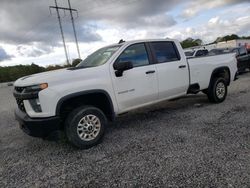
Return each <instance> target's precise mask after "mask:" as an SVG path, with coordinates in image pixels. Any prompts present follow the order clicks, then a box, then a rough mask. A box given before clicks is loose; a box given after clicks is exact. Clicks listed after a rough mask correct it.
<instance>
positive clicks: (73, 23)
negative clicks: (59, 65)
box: [68, 0, 81, 59]
mask: <svg viewBox="0 0 250 188" xmlns="http://www.w3.org/2000/svg"><path fill="white" fill-rule="evenodd" d="M68 4H69V12H70V17H71V22H72V27H73V31H74V36H75V41H76V49H77V52H78V57H79V59H81V55H80V50H79V46H78V40H77V36H76V29H75V22H74V17H73V13H72V10H73V9H72V8H71V4H70V0H68Z"/></svg>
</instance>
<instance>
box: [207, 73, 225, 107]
mask: <svg viewBox="0 0 250 188" xmlns="http://www.w3.org/2000/svg"><path fill="white" fill-rule="evenodd" d="M226 96H227V84H226V80H225V79H224V78H220V77H219V78H213V79H212V81H211V83H210V85H209V87H208V90H207V97H208V99H209V101H210V102H213V103H221V102H223V101H224V100H225V99H226Z"/></svg>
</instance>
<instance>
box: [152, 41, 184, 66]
mask: <svg viewBox="0 0 250 188" xmlns="http://www.w3.org/2000/svg"><path fill="white" fill-rule="evenodd" d="M151 47H152V48H153V52H154V54H155V58H156V60H157V62H158V63H164V62H170V61H177V60H180V55H179V53H178V51H177V49H176V47H175V44H174V43H173V42H151Z"/></svg>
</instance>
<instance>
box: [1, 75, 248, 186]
mask: <svg viewBox="0 0 250 188" xmlns="http://www.w3.org/2000/svg"><path fill="white" fill-rule="evenodd" d="M0 107H1V108H0V129H1V131H0V187H49V186H51V187H61V186H64V187H73V186H74V187H75V186H76V187H80V186H82V187H250V116H249V112H250V73H246V74H244V75H242V76H241V77H240V79H239V80H237V81H236V82H234V83H233V84H232V85H231V86H230V88H229V93H228V98H227V99H226V101H225V102H224V103H222V104H210V103H209V102H208V101H207V98H206V96H205V95H204V94H198V95H190V96H187V97H185V98H181V99H178V100H175V101H166V102H164V103H161V104H160V105H155V106H153V107H150V108H147V109H144V110H138V111H136V112H133V113H129V114H127V115H124V116H123V117H121V118H119V119H117V121H116V122H115V123H113V124H111V125H110V126H109V128H108V130H107V132H106V135H105V137H104V140H103V142H102V143H101V144H100V145H98V146H96V147H93V148H91V149H88V150H77V149H75V148H72V147H71V146H70V145H68V144H67V142H65V141H64V140H59V141H57V142H55V141H48V140H42V139H37V138H32V137H29V136H27V135H25V134H24V133H23V132H22V131H21V130H20V129H19V128H18V124H17V122H16V121H14V115H13V111H14V109H15V107H16V105H15V101H14V98H13V97H12V87H3V88H0Z"/></svg>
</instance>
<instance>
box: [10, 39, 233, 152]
mask: <svg viewBox="0 0 250 188" xmlns="http://www.w3.org/2000/svg"><path fill="white" fill-rule="evenodd" d="M236 75H237V61H236V59H235V54H223V55H217V56H207V57H197V58H192V59H187V58H186V57H185V54H184V52H183V49H182V47H181V45H180V43H179V42H178V41H176V40H171V39H166V40H165V39H164V40H136V41H128V42H124V41H123V42H120V43H118V44H113V45H110V46H106V47H104V48H101V49H99V50H97V51H96V52H94V53H93V54H91V55H89V56H88V57H87V58H86V59H85V60H83V61H82V62H81V63H79V64H78V65H77V66H76V67H72V68H67V69H62V70H57V71H50V72H45V73H39V74H34V75H30V76H25V77H22V78H20V79H18V80H17V81H16V82H15V83H14V97H15V98H16V101H17V105H18V108H17V109H16V110H15V117H16V119H17V120H18V122H19V124H20V128H21V129H22V130H23V131H24V132H25V133H27V134H28V135H31V136H35V137H46V136H48V135H49V134H50V133H51V132H53V131H57V130H63V131H64V132H65V135H66V137H67V139H68V141H69V142H70V143H71V144H72V145H74V146H76V147H78V148H81V149H84V148H89V147H91V146H94V145H96V144H98V143H99V142H100V141H101V140H102V137H103V135H104V131H105V128H106V126H107V122H108V121H113V120H114V119H115V117H117V116H119V115H121V114H123V113H125V112H128V111H131V110H134V109H137V108H141V107H144V106H147V105H151V104H155V103H159V102H161V101H164V100H170V99H174V98H179V97H181V96H184V95H186V94H196V93H198V92H200V91H202V92H203V93H205V94H206V95H207V97H208V99H209V101H211V102H213V103H221V102H223V101H224V100H225V98H226V96H227V87H228V86H229V84H230V83H231V82H232V81H233V80H235V78H236Z"/></svg>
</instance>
